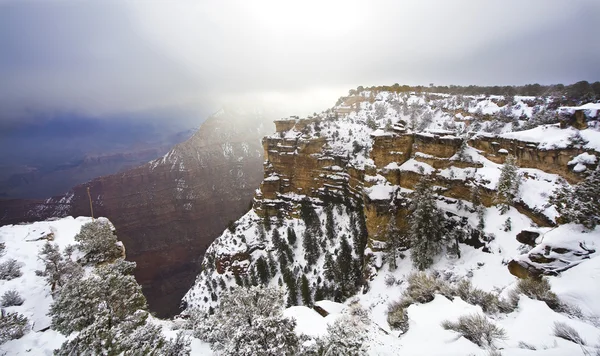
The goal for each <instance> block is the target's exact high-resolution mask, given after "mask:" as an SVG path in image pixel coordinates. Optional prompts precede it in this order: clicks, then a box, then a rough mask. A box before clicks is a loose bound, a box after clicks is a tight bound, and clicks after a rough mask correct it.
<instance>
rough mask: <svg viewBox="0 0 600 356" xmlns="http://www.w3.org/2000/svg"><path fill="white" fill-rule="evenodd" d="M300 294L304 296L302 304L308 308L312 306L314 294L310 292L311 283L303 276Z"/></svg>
mask: <svg viewBox="0 0 600 356" xmlns="http://www.w3.org/2000/svg"><path fill="white" fill-rule="evenodd" d="M300 294H301V296H302V304H304V305H305V306H307V307H311V306H312V292H311V290H310V283H309V282H308V278H306V275H305V274H303V275H302V278H301V279H300Z"/></svg>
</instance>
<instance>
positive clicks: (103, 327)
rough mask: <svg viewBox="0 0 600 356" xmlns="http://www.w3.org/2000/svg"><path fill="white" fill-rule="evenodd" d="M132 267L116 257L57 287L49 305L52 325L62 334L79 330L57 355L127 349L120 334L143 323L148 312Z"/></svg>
mask: <svg viewBox="0 0 600 356" xmlns="http://www.w3.org/2000/svg"><path fill="white" fill-rule="evenodd" d="M134 268H135V263H132V262H127V261H124V260H122V259H119V260H117V261H116V262H114V263H109V264H105V265H102V266H101V267H98V268H96V270H95V272H94V273H92V274H90V275H89V276H87V277H86V278H81V279H73V280H69V281H68V282H67V283H66V284H65V285H64V286H63V288H61V289H60V292H59V293H58V295H57V296H56V298H55V299H54V302H53V304H52V305H51V307H50V312H49V315H50V316H51V318H52V328H53V329H54V330H57V331H58V332H60V333H63V334H65V335H69V334H71V333H72V332H79V333H78V334H77V336H76V337H75V338H72V339H69V340H67V341H66V342H65V343H64V344H63V345H62V346H61V348H60V349H59V350H58V351H57V354H58V355H70V354H109V355H113V354H115V355H116V354H119V353H120V352H123V351H125V350H126V348H127V345H126V344H123V342H124V339H123V338H122V337H120V336H121V335H124V334H130V333H132V332H134V331H135V330H136V328H137V327H140V326H142V325H144V323H145V321H146V318H147V316H148V313H147V312H146V311H145V309H146V298H144V295H143V294H142V290H141V287H140V285H139V284H137V282H136V281H135V278H134V277H133V276H132V275H131V273H132V272H133V269H134Z"/></svg>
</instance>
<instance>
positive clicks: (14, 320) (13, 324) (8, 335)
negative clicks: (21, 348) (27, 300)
mask: <svg viewBox="0 0 600 356" xmlns="http://www.w3.org/2000/svg"><path fill="white" fill-rule="evenodd" d="M28 329H29V321H28V320H27V317H25V316H24V315H21V314H19V313H7V312H6V311H5V310H4V309H2V310H1V311H0V345H1V344H3V343H5V342H7V341H9V340H14V339H19V338H21V337H22V336H23V335H25V331H27V330H28Z"/></svg>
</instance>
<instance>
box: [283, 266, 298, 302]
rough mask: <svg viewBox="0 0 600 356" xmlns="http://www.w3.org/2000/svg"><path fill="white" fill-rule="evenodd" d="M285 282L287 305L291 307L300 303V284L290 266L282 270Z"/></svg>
mask: <svg viewBox="0 0 600 356" xmlns="http://www.w3.org/2000/svg"><path fill="white" fill-rule="evenodd" d="M282 275H283V282H284V283H285V285H286V287H287V291H288V293H287V306H288V307H291V306H294V305H298V284H297V283H296V277H295V276H294V274H293V273H292V271H291V270H290V269H289V268H286V269H285V270H283V271H282Z"/></svg>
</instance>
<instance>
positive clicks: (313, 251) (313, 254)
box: [302, 228, 319, 266]
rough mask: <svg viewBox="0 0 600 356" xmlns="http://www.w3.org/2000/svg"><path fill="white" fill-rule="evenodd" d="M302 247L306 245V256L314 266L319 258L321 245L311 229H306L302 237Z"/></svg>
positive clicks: (307, 260) (307, 261) (310, 264)
mask: <svg viewBox="0 0 600 356" xmlns="http://www.w3.org/2000/svg"><path fill="white" fill-rule="evenodd" d="M302 247H304V253H305V254H304V258H305V259H306V263H307V264H308V265H309V266H314V264H315V263H316V262H317V259H318V258H319V246H318V245H317V240H316V239H315V237H314V235H313V232H312V230H311V229H309V228H307V229H306V230H304V235H303V239H302Z"/></svg>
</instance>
